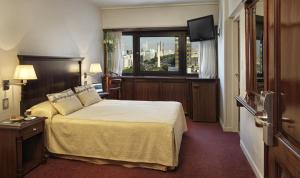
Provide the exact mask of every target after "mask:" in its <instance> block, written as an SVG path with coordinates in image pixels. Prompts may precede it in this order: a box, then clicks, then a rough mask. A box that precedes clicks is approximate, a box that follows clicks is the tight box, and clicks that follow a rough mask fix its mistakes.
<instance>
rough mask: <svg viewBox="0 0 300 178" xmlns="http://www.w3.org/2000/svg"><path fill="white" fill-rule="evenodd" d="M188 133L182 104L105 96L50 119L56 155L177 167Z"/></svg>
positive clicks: (50, 140)
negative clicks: (117, 98)
mask: <svg viewBox="0 0 300 178" xmlns="http://www.w3.org/2000/svg"><path fill="white" fill-rule="evenodd" d="M185 131H187V125H186V120H185V115H184V111H183V108H182V105H181V103H178V102H159V101H156V102H151V101H121V100H103V101H101V102H99V103H97V104H94V105H91V106H89V107H85V108H83V109H81V110H79V111H77V112H75V113H72V114H70V115H68V116H62V115H56V116H54V117H53V118H52V119H48V120H47V121H46V146H47V148H48V150H49V151H50V152H52V153H55V154H63V155H70V156H80V157H88V158H99V159H106V160H115V161H126V162H133V163H150V164H158V165H163V166H166V167H176V166H177V165H178V156H179V150H180V145H181V139H182V134H183V133H184V132H185Z"/></svg>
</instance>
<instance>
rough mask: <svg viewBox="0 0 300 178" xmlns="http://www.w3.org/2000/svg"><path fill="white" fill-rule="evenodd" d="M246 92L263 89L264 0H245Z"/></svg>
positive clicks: (258, 91) (251, 92) (254, 92)
mask: <svg viewBox="0 0 300 178" xmlns="http://www.w3.org/2000/svg"><path fill="white" fill-rule="evenodd" d="M245 11H246V54H247V55H246V79H247V81H246V88H247V94H260V93H261V91H264V88H265V87H264V63H265V59H264V55H265V54H264V0H246V1H245Z"/></svg>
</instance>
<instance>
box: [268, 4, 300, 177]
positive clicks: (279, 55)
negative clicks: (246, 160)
mask: <svg viewBox="0 0 300 178" xmlns="http://www.w3.org/2000/svg"><path fill="white" fill-rule="evenodd" d="M266 1H267V7H266V10H267V19H266V20H267V21H266V25H267V27H266V30H267V36H266V41H267V43H266V48H265V49H266V50H267V56H268V61H267V66H268V68H267V69H266V70H267V73H268V76H267V81H268V82H267V84H268V86H267V89H268V90H270V91H273V92H275V94H274V97H273V98H274V102H273V120H272V121H273V123H272V125H273V126H272V127H271V130H272V131H273V133H271V135H273V137H271V138H273V139H274V140H273V141H274V142H273V146H268V147H267V151H266V155H267V158H268V159H267V160H266V163H267V167H266V175H267V176H268V177H269V178H290V177H293V178H299V177H300V48H299V46H300V1H299V0H266Z"/></svg>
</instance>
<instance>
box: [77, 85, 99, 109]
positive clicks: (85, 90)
mask: <svg viewBox="0 0 300 178" xmlns="http://www.w3.org/2000/svg"><path fill="white" fill-rule="evenodd" d="M74 89H75V92H76V94H77V96H78V98H79V99H80V101H81V103H82V104H83V105H84V106H89V105H92V104H94V103H98V102H100V101H101V100H102V99H101V97H100V96H99V94H98V93H97V91H96V90H95V88H94V87H93V86H91V85H86V86H78V87H75V88H74Z"/></svg>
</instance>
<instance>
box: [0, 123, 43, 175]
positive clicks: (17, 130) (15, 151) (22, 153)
mask: <svg viewBox="0 0 300 178" xmlns="http://www.w3.org/2000/svg"><path fill="white" fill-rule="evenodd" d="M44 120H45V118H36V119H34V120H32V121H23V122H19V123H7V122H8V121H1V122H0V140H1V144H0V177H10V178H14V177H23V176H24V175H25V174H26V173H28V172H29V171H30V170H32V169H33V168H34V167H36V166H38V165H39V164H40V163H41V162H43V161H45V155H44Z"/></svg>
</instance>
